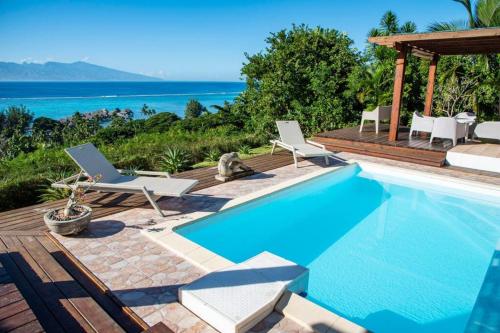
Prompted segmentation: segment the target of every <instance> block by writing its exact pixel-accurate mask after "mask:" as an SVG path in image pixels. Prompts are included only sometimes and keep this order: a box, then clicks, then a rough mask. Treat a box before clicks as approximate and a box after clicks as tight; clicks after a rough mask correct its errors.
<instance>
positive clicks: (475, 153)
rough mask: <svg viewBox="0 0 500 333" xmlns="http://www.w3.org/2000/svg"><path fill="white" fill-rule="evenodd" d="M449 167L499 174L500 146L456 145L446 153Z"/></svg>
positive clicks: (484, 144)
mask: <svg viewBox="0 0 500 333" xmlns="http://www.w3.org/2000/svg"><path fill="white" fill-rule="evenodd" d="M446 161H447V162H448V164H449V165H453V166H458V167H462V168H469V169H476V170H483V171H490V172H498V173H500V145H498V144H489V143H483V144H477V145H458V146H456V147H454V148H452V149H451V150H449V151H448V152H447V153H446Z"/></svg>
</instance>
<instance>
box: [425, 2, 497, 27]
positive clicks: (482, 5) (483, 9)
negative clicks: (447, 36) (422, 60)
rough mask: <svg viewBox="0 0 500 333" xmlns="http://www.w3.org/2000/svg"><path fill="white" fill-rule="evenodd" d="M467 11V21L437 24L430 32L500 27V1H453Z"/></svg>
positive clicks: (432, 25)
mask: <svg viewBox="0 0 500 333" xmlns="http://www.w3.org/2000/svg"><path fill="white" fill-rule="evenodd" d="M453 1H455V2H458V3H460V4H462V6H464V7H465V10H466V11H467V20H455V21H451V22H435V23H432V24H431V25H430V26H429V27H428V30H429V31H457V30H467V29H476V28H488V27H498V26H500V0H477V1H475V2H474V3H473V2H472V0H453Z"/></svg>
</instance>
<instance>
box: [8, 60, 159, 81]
mask: <svg viewBox="0 0 500 333" xmlns="http://www.w3.org/2000/svg"><path fill="white" fill-rule="evenodd" d="M0 81H161V80H160V79H158V78H155V77H151V76H145V75H140V74H134V73H129V72H124V71H119V70H116V69H112V68H107V67H103V66H98V65H93V64H89V63H87V62H83V61H77V62H73V63H62V62H53V61H50V62H46V63H45V64H35V63H22V64H18V63H15V62H0Z"/></svg>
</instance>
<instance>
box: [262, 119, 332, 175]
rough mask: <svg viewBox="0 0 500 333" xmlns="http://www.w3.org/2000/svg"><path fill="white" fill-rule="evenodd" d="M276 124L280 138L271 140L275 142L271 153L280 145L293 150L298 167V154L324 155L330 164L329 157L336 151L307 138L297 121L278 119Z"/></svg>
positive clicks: (326, 161)
mask: <svg viewBox="0 0 500 333" xmlns="http://www.w3.org/2000/svg"><path fill="white" fill-rule="evenodd" d="M276 125H277V126H278V132H279V134H280V140H271V143H272V144H273V149H272V150H271V155H272V154H273V153H274V149H275V148H276V146H280V147H283V148H285V149H286V150H289V151H291V152H292V154H293V161H294V163H295V167H296V168H297V167H298V162H297V156H300V157H304V158H308V157H318V156H324V157H325V163H326V165H329V164H330V161H329V160H328V158H329V157H331V156H334V153H332V152H331V151H328V150H326V148H325V146H324V145H322V144H319V143H317V142H314V141H310V140H305V139H304V135H303V134H302V131H301V129H300V126H299V123H298V122H297V121H294V120H290V121H276Z"/></svg>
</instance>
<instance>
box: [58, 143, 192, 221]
mask: <svg viewBox="0 0 500 333" xmlns="http://www.w3.org/2000/svg"><path fill="white" fill-rule="evenodd" d="M65 151H66V153H67V154H68V155H69V156H70V157H71V159H73V161H75V163H76V164H78V166H79V167H80V169H81V171H80V173H79V174H77V175H73V176H71V177H68V178H66V179H63V180H61V181H59V182H56V183H54V184H52V186H53V187H60V188H71V187H72V185H68V182H69V181H76V184H75V186H77V187H78V186H89V184H90V183H89V182H88V181H78V179H79V178H80V177H81V176H82V175H85V176H88V177H96V176H99V179H98V181H97V182H96V183H95V184H92V185H91V189H93V190H96V191H103V192H121V193H143V194H144V196H146V198H147V199H148V201H149V202H150V203H151V205H152V206H153V208H154V209H155V210H156V211H157V212H158V214H160V215H161V216H164V214H163V212H162V211H161V209H160V208H159V207H158V205H157V203H156V201H155V200H153V198H152V196H171V197H182V196H183V195H184V194H186V193H187V192H188V191H189V190H191V189H192V188H193V187H194V186H195V185H196V184H197V183H198V180H194V179H177V178H170V175H169V174H168V172H155V171H130V170H119V169H115V167H114V166H113V165H112V164H111V163H109V162H108V160H107V159H106V158H105V157H104V155H102V154H101V153H100V152H99V150H97V148H96V147H95V146H94V145H93V144H91V143H86V144H83V145H79V146H76V147H71V148H67V149H65ZM122 173H125V174H130V173H133V174H137V175H141V176H125V175H122ZM142 175H146V176H162V177H166V178H159V177H145V176H142Z"/></svg>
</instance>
